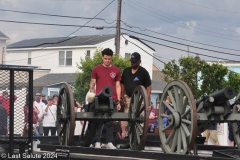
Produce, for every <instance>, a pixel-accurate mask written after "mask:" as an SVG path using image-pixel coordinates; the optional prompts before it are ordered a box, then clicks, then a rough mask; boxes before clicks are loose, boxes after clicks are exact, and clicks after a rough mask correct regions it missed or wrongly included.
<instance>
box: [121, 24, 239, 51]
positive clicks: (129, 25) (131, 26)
mask: <svg viewBox="0 0 240 160" xmlns="http://www.w3.org/2000/svg"><path fill="white" fill-rule="evenodd" d="M122 22H123V24H125V25H126V26H128V27H130V28H137V29H139V30H141V31H149V32H152V33H156V34H159V35H164V36H167V37H171V38H175V39H180V40H183V41H188V42H192V43H196V44H201V45H205V46H209V47H215V48H221V49H226V50H231V51H240V50H238V49H231V48H226V47H221V46H215V45H210V44H206V43H201V42H196V41H191V40H188V39H184V38H179V37H175V36H171V35H168V34H164V33H160V32H156V31H153V30H149V29H145V28H140V27H136V26H133V25H131V24H126V22H124V21H122ZM122 29H124V28H122Z"/></svg>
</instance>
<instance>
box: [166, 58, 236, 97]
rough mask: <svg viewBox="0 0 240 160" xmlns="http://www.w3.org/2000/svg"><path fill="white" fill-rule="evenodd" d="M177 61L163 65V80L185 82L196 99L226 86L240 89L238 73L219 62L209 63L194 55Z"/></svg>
mask: <svg viewBox="0 0 240 160" xmlns="http://www.w3.org/2000/svg"><path fill="white" fill-rule="evenodd" d="M178 63H179V65H178V64H177V63H176V62H175V61H174V60H172V61H170V62H168V63H166V64H165V65H164V69H163V70H162V71H163V73H164V75H165V77H164V80H165V81H166V82H170V81H172V80H174V79H175V80H182V81H184V82H186V83H187V84H188V86H189V87H190V88H191V91H192V92H193V95H194V97H195V98H196V99H198V98H200V97H201V96H202V95H204V94H210V93H213V92H215V91H217V90H221V89H223V88H224V87H227V86H231V87H232V88H234V89H235V90H236V92H237V93H238V92H239V91H240V86H239V83H240V75H239V74H238V73H235V72H232V71H229V70H228V68H227V67H225V66H223V65H221V64H212V65H210V64H208V63H207V62H205V61H203V60H201V59H199V58H196V57H195V58H193V57H182V58H180V59H179V60H178Z"/></svg>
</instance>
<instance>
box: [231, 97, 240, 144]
mask: <svg viewBox="0 0 240 160" xmlns="http://www.w3.org/2000/svg"><path fill="white" fill-rule="evenodd" d="M235 102H237V103H236V104H235V105H234V106H233V111H232V113H239V111H240V104H239V102H240V93H238V95H237V97H236V99H235ZM239 115H240V114H239ZM232 130H233V137H234V139H235V142H236V144H237V147H238V149H240V122H237V123H232Z"/></svg>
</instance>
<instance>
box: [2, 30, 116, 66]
mask: <svg viewBox="0 0 240 160" xmlns="http://www.w3.org/2000/svg"><path fill="white" fill-rule="evenodd" d="M112 30H113V29H110V30H109V31H105V33H102V32H103V31H101V32H99V33H98V34H97V35H98V36H102V35H104V34H106V33H108V32H110V31H112ZM94 38H95V37H90V39H87V40H85V41H83V42H81V43H80V45H81V44H83V43H85V42H88V41H90V40H92V39H94ZM54 53H59V52H58V51H57V52H56V51H54V52H51V53H48V54H45V55H41V56H37V57H33V58H31V59H36V58H40V57H45V56H47V58H45V59H48V58H50V57H49V55H51V54H54ZM54 57H55V56H54ZM45 59H41V60H45ZM26 60H27V59H26V58H25V59H17V60H11V61H4V62H16V61H26ZM35 61H39V60H34V62H35Z"/></svg>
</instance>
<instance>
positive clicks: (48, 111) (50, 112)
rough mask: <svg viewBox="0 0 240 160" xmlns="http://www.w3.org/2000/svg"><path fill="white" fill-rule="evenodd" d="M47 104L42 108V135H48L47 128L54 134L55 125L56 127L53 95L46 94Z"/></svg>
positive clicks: (55, 108)
mask: <svg viewBox="0 0 240 160" xmlns="http://www.w3.org/2000/svg"><path fill="white" fill-rule="evenodd" d="M47 102H48V104H47V105H46V106H44V108H43V115H44V119H43V131H44V136H48V133H49V130H50V132H51V136H55V135H56V131H57V127H56V115H57V114H56V112H57V106H56V105H55V104H53V97H52V96H48V98H47Z"/></svg>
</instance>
